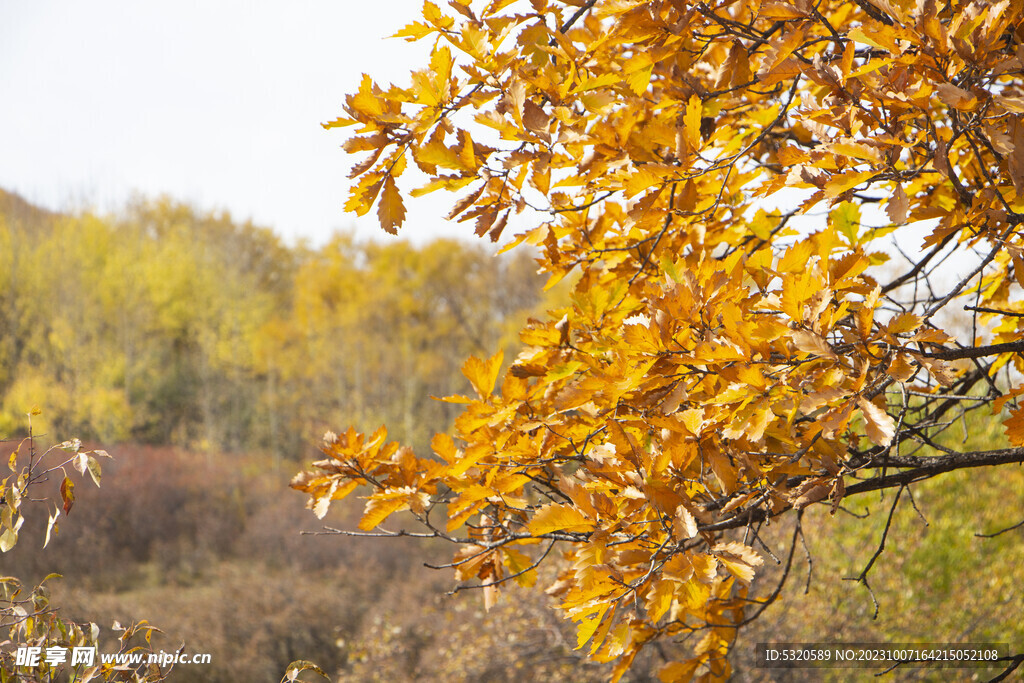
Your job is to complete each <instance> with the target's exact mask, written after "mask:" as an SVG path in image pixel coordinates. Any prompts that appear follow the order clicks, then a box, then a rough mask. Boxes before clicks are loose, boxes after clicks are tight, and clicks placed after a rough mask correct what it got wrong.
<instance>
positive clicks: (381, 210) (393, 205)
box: [377, 176, 405, 235]
mask: <svg viewBox="0 0 1024 683" xmlns="http://www.w3.org/2000/svg"><path fill="white" fill-rule="evenodd" d="M377 218H379V219H380V227H382V228H384V230H385V231H386V232H388V233H390V234H392V235H397V234H398V228H400V227H401V226H402V222H403V221H404V220H405V204H403V203H402V195H401V194H399V192H398V187H397V186H396V185H395V179H394V178H392V177H390V176H389V177H388V178H387V179H385V180H384V192H383V193H382V194H381V198H380V206H378V207H377Z"/></svg>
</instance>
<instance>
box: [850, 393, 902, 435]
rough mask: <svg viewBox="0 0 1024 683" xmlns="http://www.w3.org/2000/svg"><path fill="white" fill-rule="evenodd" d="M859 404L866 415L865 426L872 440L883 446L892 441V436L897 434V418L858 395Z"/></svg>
mask: <svg viewBox="0 0 1024 683" xmlns="http://www.w3.org/2000/svg"><path fill="white" fill-rule="evenodd" d="M857 405H858V406H860V410H861V413H862V414H863V415H864V427H865V429H866V430H867V433H868V438H869V439H871V442H872V443H874V444H875V445H876V446H883V447H885V446H888V445H889V444H890V443H892V437H893V436H894V435H895V434H896V420H894V419H893V418H892V416H891V415H889V414H888V413H887V412H885V410H883V409H882V408H879V407H878V406H876V405H875V404H874V403H872V402H871V401H869V400H867V399H866V398H862V397H857Z"/></svg>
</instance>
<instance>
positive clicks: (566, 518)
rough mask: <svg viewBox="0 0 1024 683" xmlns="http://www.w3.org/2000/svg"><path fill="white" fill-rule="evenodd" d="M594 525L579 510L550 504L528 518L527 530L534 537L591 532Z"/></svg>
mask: <svg viewBox="0 0 1024 683" xmlns="http://www.w3.org/2000/svg"><path fill="white" fill-rule="evenodd" d="M593 528H594V523H593V522H591V521H590V520H588V519H587V518H586V517H584V516H583V515H582V514H581V513H580V511H579V510H577V509H576V508H574V507H570V506H568V505H560V504H557V503H551V504H548V505H544V506H542V507H541V508H540V509H538V510H537V511H536V512H535V513H533V517H531V518H530V522H529V529H530V533H531V534H533V535H534V536H543V535H544V534H550V533H554V532H557V531H591V530H592V529H593Z"/></svg>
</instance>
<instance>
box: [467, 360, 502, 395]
mask: <svg viewBox="0 0 1024 683" xmlns="http://www.w3.org/2000/svg"><path fill="white" fill-rule="evenodd" d="M504 357H505V354H504V352H503V351H498V352H497V353H496V354H494V355H493V356H491V357H490V358H488V359H487V360H486V361H483V360H480V359H479V358H477V357H476V356H470V357H469V358H468V359H466V362H465V363H464V364H463V366H462V374H463V375H465V376H466V379H468V380H469V383H470V384H472V385H473V388H474V389H475V390H476V393H477V396H479V397H480V398H481V399H485V398H487V397H488V396H490V395H491V392H492V391H494V383H495V381H497V379H498V371H499V370H501V361H502V360H503V359H504Z"/></svg>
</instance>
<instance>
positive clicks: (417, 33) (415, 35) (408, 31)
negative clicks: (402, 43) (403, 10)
mask: <svg viewBox="0 0 1024 683" xmlns="http://www.w3.org/2000/svg"><path fill="white" fill-rule="evenodd" d="M434 31H435V29H434V28H432V27H430V26H427V25H426V24H424V23H423V22H420V21H414V22H412V23H411V24H407V25H406V26H405V28H403V29H401V30H399V31H398V32H397V33H395V34H394V35H392V36H391V37H392V38H405V39H406V40H407V41H408V42H410V43H411V42H413V41H416V40H419V39H420V38H424V37H426V36H429V35H430V34H431V33H433V32H434Z"/></svg>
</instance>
